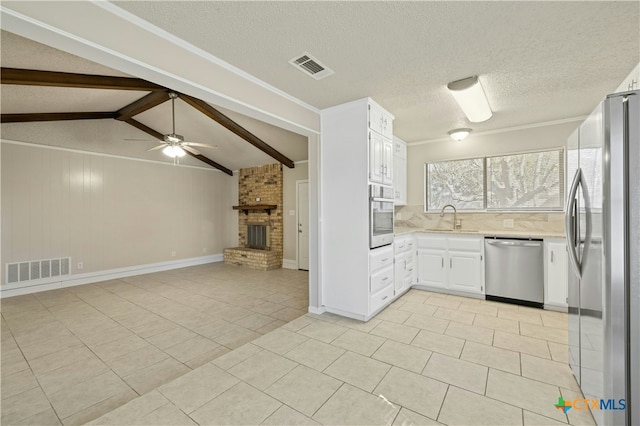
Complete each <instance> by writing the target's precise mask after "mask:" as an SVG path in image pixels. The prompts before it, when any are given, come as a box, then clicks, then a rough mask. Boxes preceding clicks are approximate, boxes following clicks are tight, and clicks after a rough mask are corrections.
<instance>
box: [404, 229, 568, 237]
mask: <svg viewBox="0 0 640 426" xmlns="http://www.w3.org/2000/svg"><path fill="white" fill-rule="evenodd" d="M417 232H421V233H429V234H445V235H446V234H451V235H478V236H484V237H507V238H509V237H513V238H562V239H563V238H564V234H563V233H558V232H544V231H533V230H532V231H513V230H508V229H507V230H500V231H495V230H494V231H488V230H470V229H456V230H450V229H423V228H411V227H395V229H394V233H395V235H396V236H401V235H407V234H412V233H417Z"/></svg>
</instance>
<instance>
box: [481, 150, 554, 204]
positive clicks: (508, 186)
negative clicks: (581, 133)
mask: <svg viewBox="0 0 640 426" xmlns="http://www.w3.org/2000/svg"><path fill="white" fill-rule="evenodd" d="M562 154H563V151H562V150H557V151H544V152H530V153H526V154H516V155H504V156H500V157H489V158H487V159H486V161H487V209H491V210H495V209H497V210H554V209H558V208H562V203H563V199H564V194H563V181H564V173H563V171H564V170H563V169H564V167H563V165H564V160H563V155H562Z"/></svg>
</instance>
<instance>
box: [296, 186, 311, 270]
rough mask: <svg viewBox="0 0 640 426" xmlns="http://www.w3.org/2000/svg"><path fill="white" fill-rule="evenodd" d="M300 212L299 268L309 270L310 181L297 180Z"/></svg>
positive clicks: (298, 210)
mask: <svg viewBox="0 0 640 426" xmlns="http://www.w3.org/2000/svg"><path fill="white" fill-rule="evenodd" d="M296 187H297V191H296V200H297V204H298V206H297V209H296V211H297V212H298V269H304V270H305V271H308V270H309V182H308V181H306V180H299V181H297V182H296Z"/></svg>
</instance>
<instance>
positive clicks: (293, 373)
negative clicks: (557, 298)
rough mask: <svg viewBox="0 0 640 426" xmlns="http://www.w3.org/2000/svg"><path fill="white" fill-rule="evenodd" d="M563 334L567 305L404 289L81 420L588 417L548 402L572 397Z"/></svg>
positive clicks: (298, 326)
mask: <svg viewBox="0 0 640 426" xmlns="http://www.w3.org/2000/svg"><path fill="white" fill-rule="evenodd" d="M545 324H548V325H545ZM531 327H534V328H531ZM531 330H534V331H533V332H531ZM566 339H567V316H566V314H562V313H558V312H552V311H543V310H538V309H531V308H525V307H519V306H514V305H505V304H500V303H495V302H487V301H484V300H476V299H468V298H463V297H457V296H448V295H442V294H437V293H430V292H425V291H419V290H411V291H409V292H408V293H407V294H405V295H404V296H402V297H401V298H400V299H398V300H397V301H396V302H394V303H393V304H392V305H391V306H390V307H388V308H387V309H385V310H384V311H383V312H381V313H380V314H379V315H378V316H377V317H376V318H374V319H372V320H371V321H369V322H367V323H362V322H359V321H355V320H351V319H347V318H342V317H339V316H336V315H332V314H323V315H313V314H306V315H304V316H302V317H299V318H297V319H295V320H293V321H291V322H289V323H287V324H285V325H283V326H282V327H280V328H278V329H277V330H274V331H272V332H270V333H268V334H266V335H264V336H261V337H259V338H257V339H256V340H253V341H252V342H250V343H247V344H245V345H243V346H241V347H239V348H238V349H236V350H234V351H232V352H229V353H227V354H225V355H222V356H221V357H219V358H216V359H215V360H213V361H211V362H209V363H207V364H205V365H204V366H202V367H200V368H198V369H196V370H194V371H192V372H190V373H188V374H187V375H185V376H183V377H181V378H179V379H177V380H174V381H172V382H170V383H167V384H165V385H163V386H160V387H158V388H157V389H155V390H154V391H152V392H150V393H147V394H146V395H144V396H142V397H140V398H137V399H135V400H133V401H131V402H130V403H128V404H126V405H124V406H122V407H120V408H118V409H116V410H114V411H112V412H110V413H108V414H106V415H105V416H103V417H100V418H98V419H96V420H95V421H93V422H92V424H96V425H110V424H155V423H156V422H160V421H163V422H164V424H168V423H171V424H178V423H179V424H267V425H293V424H296V425H301V424H327V425H335V424H340V425H375V424H385V425H391V424H393V425H411V424H414V425H418V424H427V425H435V424H449V425H554V424H567V423H569V424H580V425H581V424H593V418H592V417H591V415H590V413H589V412H585V411H575V410H570V411H569V415H568V416H567V415H565V414H564V413H563V412H562V411H560V410H558V409H556V408H555V406H554V404H555V403H556V402H557V400H558V397H559V396H561V395H562V396H563V397H565V398H577V397H579V396H580V392H579V390H578V388H577V385H576V383H575V380H574V378H573V376H572V374H571V371H570V370H569V367H568V366H567V364H566V359H567V347H566V345H565V344H563V343H562V342H566ZM559 342H560V343H559Z"/></svg>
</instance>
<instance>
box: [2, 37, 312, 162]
mask: <svg viewBox="0 0 640 426" xmlns="http://www.w3.org/2000/svg"><path fill="white" fill-rule="evenodd" d="M1 36H2V39H1V42H2V50H1V54H2V57H1V59H2V67H3V68H4V69H7V68H19V69H29V70H45V71H55V72H64V73H73V74H87V75H99V76H115V77H125V78H130V77H131V76H128V75H126V74H124V73H121V72H118V71H116V70H113V69H110V68H107V67H104V66H101V65H98V64H95V63H93V62H90V61H87V60H85V59H83V58H79V57H77V56H74V55H70V54H68V53H65V52H62V51H60V50H57V49H53V48H51V47H48V46H45V45H43V44H40V43H36V42H33V41H31V40H27V39H25V38H22V37H19V36H16V35H14V34H11V33H8V32H6V31H2V33H1ZM3 80H4V76H3ZM150 85H152V84H150ZM149 93H151V92H149V91H144V90H114V89H109V90H105V89H94V88H77V87H71V88H70V87H55V86H53V87H52V86H43V85H39V84H36V85H23V84H19V85H18V84H3V85H2V99H1V101H0V108H1V110H2V115H3V117H5V118H6V117H7V116H8V115H11V114H16V115H18V117H21V116H22V115H23V114H26V115H29V114H34V113H35V114H43V113H45V114H46V113H69V112H78V113H90V112H96V113H102V112H109V111H110V112H114V111H118V110H120V109H121V108H122V107H124V106H126V105H129V104H132V103H134V102H136V101H137V100H139V99H142V98H143V97H144V96H146V95H148V94H149ZM162 96H163V95H162V94H161V95H160V97H162ZM168 99H169V97H168V95H167V96H165V97H164V100H168ZM183 99H188V97H185V98H178V99H177V100H176V132H177V133H179V134H182V135H183V136H185V139H186V140H188V141H193V142H199V143H206V144H212V145H216V146H217V148H215V149H212V148H207V147H197V151H199V153H200V154H201V155H202V156H203V157H201V158H200V161H199V160H198V156H195V157H194V158H188V157H187V158H183V159H181V160H180V162H181V163H182V164H188V165H197V166H203V162H204V163H206V164H210V165H213V166H214V168H219V169H221V170H222V171H224V172H226V173H229V170H237V169H239V168H243V167H251V166H255V165H258V164H266V163H273V162H276V161H278V159H277V158H278V156H276V158H274V156H271V155H268V154H267V153H265V152H263V151H261V150H259V149H258V148H255V147H254V146H252V145H250V144H249V143H247V142H246V141H245V140H243V139H242V138H241V137H240V136H238V135H237V134H234V133H232V132H231V131H229V130H228V129H227V128H225V127H223V126H221V125H220V124H219V123H217V122H215V121H213V120H212V119H211V118H210V117H208V116H207V115H206V114H203V113H202V112H201V111H198V110H196V109H194V108H193V107H192V106H189V105H188V103H187V102H185V101H184V100H183ZM164 100H163V99H160V100H159V101H158V102H160V104H159V105H157V106H154V107H152V108H150V109H147V110H145V111H143V112H142V113H139V114H136V115H135V116H134V117H133V118H134V119H135V121H136V122H139V123H141V124H143V126H142V127H147V128H148V130H155V131H156V132H159V133H161V134H167V133H171V132H172V120H171V103H170V102H164ZM203 105H204V106H205V108H206V106H207V104H206V103H203ZM215 110H217V111H219V112H221V113H222V114H224V115H225V116H227V117H229V118H230V119H231V120H232V121H233V122H235V123H237V124H238V125H239V126H238V127H239V128H243V129H245V130H246V131H247V133H250V134H252V135H254V136H256V137H257V138H259V139H260V140H262V141H263V142H264V143H265V144H268V145H269V146H270V147H272V148H273V150H275V151H277V152H278V153H281V154H282V156H283V157H286V160H290V161H285V162H286V163H287V164H289V165H291V161H302V160H306V159H307V140H306V138H305V137H302V136H300V135H297V134H295V133H291V132H289V131H287V130H284V129H280V128H278V127H274V126H271V125H268V124H266V123H263V122H260V121H258V120H254V119H252V118H249V117H246V116H243V115H241V114H237V113H234V112H232V111H229V110H225V109H223V108H219V107H216V108H215ZM12 119H15V117H12ZM3 121H5V120H3ZM6 121H8V119H7V120H6ZM2 134H3V138H5V139H13V140H18V141H24V142H35V143H42V144H47V145H54V146H62V147H67V148H75V149H81V150H89V151H95V152H102V153H108V154H115V155H125V156H132V157H137V158H145V159H153V160H160V161H173V160H170V159H168V158H167V157H166V156H164V155H163V154H162V153H161V152H160V151H152V152H147V150H148V149H150V148H152V147H155V146H157V145H158V143H159V142H158V140H157V139H156V138H154V137H153V136H152V135H153V134H154V132H150V133H149V132H147V133H144V132H141V131H140V130H137V129H136V128H134V127H132V126H130V125H128V124H125V123H123V122H122V121H119V122H118V121H115V120H112V119H102V120H81V121H75V120H73V121H68V120H64V121H57V120H54V119H52V118H51V117H47V119H46V120H43V121H35V122H31V123H30V124H29V125H28V126H26V125H25V123H20V122H16V123H6V122H5V123H3V124H2ZM131 139H134V140H131ZM209 160H210V161H209ZM214 163H215V164H214ZM218 166H220V167H218Z"/></svg>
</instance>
